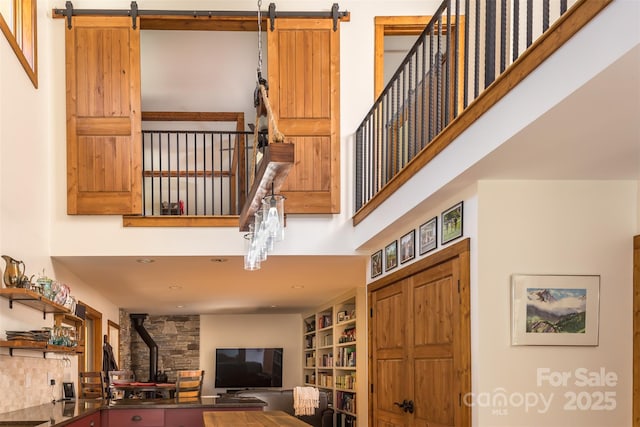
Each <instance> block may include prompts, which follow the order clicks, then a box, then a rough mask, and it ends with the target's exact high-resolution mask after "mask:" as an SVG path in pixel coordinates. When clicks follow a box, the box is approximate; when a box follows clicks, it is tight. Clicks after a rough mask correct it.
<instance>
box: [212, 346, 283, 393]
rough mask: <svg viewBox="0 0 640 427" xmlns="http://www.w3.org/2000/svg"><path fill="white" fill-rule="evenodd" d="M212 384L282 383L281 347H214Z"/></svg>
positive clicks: (237, 386) (238, 386)
mask: <svg viewBox="0 0 640 427" xmlns="http://www.w3.org/2000/svg"><path fill="white" fill-rule="evenodd" d="M215 366H216V381H215V387H216V388H228V389H247V388H260V387H282V348H217V349H216V363H215Z"/></svg>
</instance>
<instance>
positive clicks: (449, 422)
mask: <svg viewBox="0 0 640 427" xmlns="http://www.w3.org/2000/svg"><path fill="white" fill-rule="evenodd" d="M469 270H470V246H469V239H466V240H464V241H461V242H459V243H457V244H455V245H452V246H449V247H447V248H445V249H443V250H441V251H440V252H437V253H435V254H434V255H431V256H429V257H426V258H424V259H422V260H420V261H417V262H415V263H413V264H410V265H409V266H407V267H405V268H403V269H401V270H398V271H397V272H395V273H393V274H390V275H389V276H386V277H383V278H382V279H380V280H378V281H376V282H374V283H371V284H370V285H369V286H368V297H369V307H370V316H369V360H370V363H369V384H370V387H371V389H370V392H371V394H370V399H369V420H370V421H371V425H375V426H382V425H384V426H386V427H409V426H411V427H414V426H416V427H417V426H424V427H426V426H432V425H433V426H435V425H437V426H441V427H454V426H455V427H467V426H470V425H471V407H470V406H469V405H466V404H464V399H463V398H462V396H464V395H466V394H467V393H469V392H470V391H471V332H470V291H469V285H470V279H469Z"/></svg>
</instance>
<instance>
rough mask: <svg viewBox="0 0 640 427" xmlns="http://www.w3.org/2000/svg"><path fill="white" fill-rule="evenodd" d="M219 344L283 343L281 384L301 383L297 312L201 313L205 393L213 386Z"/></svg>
mask: <svg viewBox="0 0 640 427" xmlns="http://www.w3.org/2000/svg"><path fill="white" fill-rule="evenodd" d="M218 347H252V348H253V347H282V348H283V356H284V357H283V358H284V367H283V372H282V377H283V378H282V387H283V388H291V387H294V386H297V385H301V384H302V317H301V316H300V315H298V314H273V315H259V314H255V315H202V316H200V366H201V367H202V369H204V370H205V375H204V384H203V388H202V394H203V395H205V396H206V395H211V394H215V393H220V392H224V390H220V389H215V388H214V380H215V354H216V348H218Z"/></svg>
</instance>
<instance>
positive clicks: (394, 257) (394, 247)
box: [384, 240, 398, 271]
mask: <svg viewBox="0 0 640 427" xmlns="http://www.w3.org/2000/svg"><path fill="white" fill-rule="evenodd" d="M397 266H398V241H397V240H394V241H393V242H391V243H389V244H388V245H387V246H385V248H384V271H389V270H393V269H394V268H396V267H397Z"/></svg>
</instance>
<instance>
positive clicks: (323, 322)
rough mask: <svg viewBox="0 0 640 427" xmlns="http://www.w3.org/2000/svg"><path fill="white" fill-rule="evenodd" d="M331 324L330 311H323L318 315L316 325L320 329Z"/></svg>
mask: <svg viewBox="0 0 640 427" xmlns="http://www.w3.org/2000/svg"><path fill="white" fill-rule="evenodd" d="M331 325H332V321H331V313H325V314H321V315H319V316H318V326H319V328H320V329H324V328H328V327H329V326H331Z"/></svg>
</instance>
